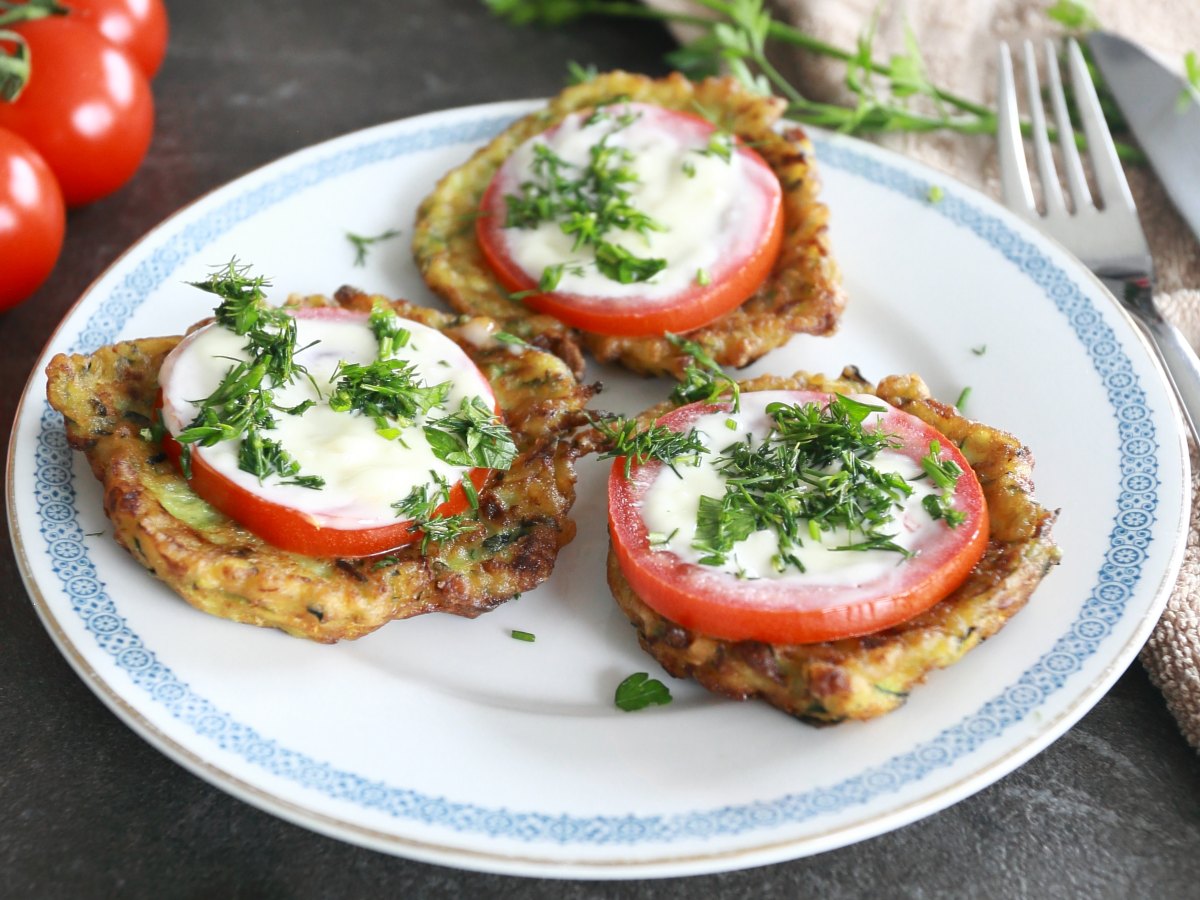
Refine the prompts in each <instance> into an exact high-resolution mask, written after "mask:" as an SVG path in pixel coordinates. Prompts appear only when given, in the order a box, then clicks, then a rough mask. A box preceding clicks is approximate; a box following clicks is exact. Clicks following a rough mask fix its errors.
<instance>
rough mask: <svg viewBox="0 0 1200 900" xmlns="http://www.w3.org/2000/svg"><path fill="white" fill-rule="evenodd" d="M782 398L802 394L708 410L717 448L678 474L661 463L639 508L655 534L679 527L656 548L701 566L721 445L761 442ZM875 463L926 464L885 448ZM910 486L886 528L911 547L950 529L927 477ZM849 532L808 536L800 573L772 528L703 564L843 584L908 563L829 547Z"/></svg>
mask: <svg viewBox="0 0 1200 900" xmlns="http://www.w3.org/2000/svg"><path fill="white" fill-rule="evenodd" d="M852 396H853V398H854V399H856V400H861V401H863V402H865V403H871V404H872V405H885V404H884V403H883V401H881V400H879V399H878V398H877V397H873V396H867V395H852ZM776 401H781V402H785V403H794V402H795V399H794V397H793V396H792V395H790V394H788V393H787V392H780V391H758V392H754V393H749V394H743V395H742V401H741V407H742V408H741V411H740V412H738V413H724V412H722V413H714V414H709V415H704V416H700V417H699V418H697V419H696V420H695V421H694V422H693V423H692V425H693V427H694V428H695V429H696V431H697V432H698V433H700V435H701V436H702V437H703V440H704V443H705V445H706V446H707V447H708V448H709V450H710V451H711V452H709V453H707V454H704V455H702V456H701V462H700V465H698V466H691V465H677V466H676V469H677V470H678V472H679V474H678V475H676V474H675V473H674V472H672V471H671V469H670V468H669V467H667V466H662V467H661V468H660V469H659V471H658V473H657V475H656V476H655V479H654V481H653V482H652V483H651V485H650V487H649V488H648V490H646V492H645V494H644V495H643V497H642V501H641V505H640V512H641V515H642V520H643V522H645V524H646V529H647V530H648V531H649V532H650V533H651V534H657V535H663V536H666V535H672V532H674V534H673V535H672V536H671V538H670V540H669V541H667V542H665V543H655V544H654V548H655V549H656V550H658V551H659V552H670V553H674V554H675V555H676V556H678V557H679V558H680V559H682V560H683V561H685V562H689V563H692V564H695V565H701V563H700V559H701V558H702V557H703V556H704V554H703V553H701V552H700V551H698V550H696V549H695V548H693V547H692V541H693V539H694V538H695V536H696V512H697V510H698V509H699V506H700V498H701V497H702V496H708V497H714V498H717V499H719V498H721V497H723V496H724V495H725V481H724V479H723V478H722V477H721V475H720V474H719V473H718V472H717V470H716V467H715V466H714V465H713V461H714V460H715V459H716V457H718V456H720V455H721V451H722V450H724V449H725V448H726V447H728V446H730V445H731V444H734V443H737V442H739V441H744V440H745V439H746V437H747V435H752V436H753V440H754V445H755V446H759V445H760V443H761V441H762V439H763V438H764V437H766V435H767V434H768V432H769V430H770V428H771V425H772V419H771V417H770V416H768V415H767V412H766V408H767V404H769V403H773V402H776ZM880 415H881V414H879V413H872V414H871V415H870V416H868V417H867V419H866V422H865V424H866V425H868V426H870V425H871V424H872V423H873V422H874V421H877V420H878V419H879V418H880ZM730 420H732V421H733V422H734V423H735V424H736V426H737V427H736V428H732V429H731V428H729V427H728V426H727V424H726V423H727V422H728V421H730ZM871 464H872V465H874V466H875V468H877V469H879V470H880V471H884V472H898V473H899V474H900V475H901V476H903V477H904V478H906V479H913V478H916V477H917V476H919V475H921V474H922V469H921V466H920V465H919V464H918V463H917V462H915V461H914V460H912V459H909V458H908V457H907V456H904V455H902V454H900V453H896V452H894V451H890V450H884V451H881V452H880V453H879V454H878V455H877V456H876V457H875V458H874V459H873V460H872V461H871ZM911 486H912V488H913V493H912V495H911V496H910V497H908V499H907V500H905V501H903V506H902V507H901V508H900V509H898V510H896V511H895V522H894V525H893V526H892V527H890V528H884V529H882V530H883V531H884V532H885V533H893V532H894V533H895V538H894V540H895V542H896V543H897V544H899V545H900V546H902V547H904V548H905V549H907V550H912V549H913V548H915V547H917V546H918V545H920V544H921V543H923V542H924V541H925V540H926V539H928V537H929V535H930V533H931V532H932V531H933V530H934V529H938V528H945V527H946V525H945V523H943V522H939V521H936V520H934V519H933V518H932V517H931V516H930V515H929V513H928V512H926V511H925V509H924V507H923V506H922V505H921V502H922V499H923V498H924V497H925V496H927V495H929V494H934V493H937V488H936V486H935V485H933V484H932V483H931V481H930V480H929V479H928V478H924V479H921V480H920V481H915V482H912V483H911ZM676 529H678V530H676ZM849 537H850V535H849V534H848V533H847V532H846V531H844V530H835V531H832V532H822V540H821V541H819V542H817V541H812V540H810V539H809V538H808V537H807V536H806V537H805V539H804V545H803V546H802V547H799V548H796V549H794V551H793V552H794V554H795V556H796V557H797V558H798V559H799V560H800V561H801V562H802V563H803V564H804V567H805V569H806V570H807V571H806V572H804V573H801V572H798V571H797V570H796V569H795V568H794V567H792V566H789V567H787V568H786V569H785V571H783V572H779V571H777V570H776V568H775V566H774V565H773V564H772V562H771V558H772V556H774V555H775V554H776V553H778V552H779V546H778V543H777V541H776V536H775V533H774V532H773V531H758V532H755V533H754V534H752V535H750V536H749V537H748V538H747V539H746V540H744V541H740V542H738V543H737V544H735V545H734V547H733V550H732V552H731V553H730V554H729V555H728V556H727V558H726V560H725V564H724V565H723V566H708V565H704V566H703V568H705V569H710V570H714V571H724V572H729V573H731V574H735V575H736V574H738V573H741V575H742V577H744V578H749V579H771V580H778V581H781V582H793V583H798V584H799V583H803V584H806V585H816V584H821V585H838V586H842V585H858V584H863V583H865V582H868V581H873V580H875V579H877V578H881V577H884V576H886V575H888V574H890V573H893V572H895V570H896V567H897V566H898V565H902V564H903V562H902V561H903V557H902V556H901V555H900V554H899V553H897V552H895V551H889V550H863V551H854V552H845V551H834V550H832V549H830V548H832V547H836V546H839V545H843V544H845V543H847V542H848V538H849ZM858 539H861V535H858Z"/></svg>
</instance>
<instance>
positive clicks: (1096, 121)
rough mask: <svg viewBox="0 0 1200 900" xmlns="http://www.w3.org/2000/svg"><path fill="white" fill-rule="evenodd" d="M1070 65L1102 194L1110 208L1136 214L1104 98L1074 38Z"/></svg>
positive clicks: (1094, 169) (1076, 103) (1077, 105)
mask: <svg viewBox="0 0 1200 900" xmlns="http://www.w3.org/2000/svg"><path fill="white" fill-rule="evenodd" d="M1067 67H1068V68H1069V69H1070V70H1071V86H1072V87H1073V88H1074V89H1075V106H1076V108H1077V109H1078V110H1079V118H1080V121H1081V122H1082V123H1083V133H1084V134H1085V135H1087V142H1088V155H1089V156H1090V157H1091V160H1092V171H1093V172H1094V173H1095V175H1096V184H1097V186H1098V187H1099V188H1100V197H1101V199H1102V200H1103V201H1104V205H1105V207H1106V208H1110V207H1111V208H1116V207H1118V206H1123V207H1124V208H1125V209H1126V210H1128V211H1129V212H1131V213H1134V214H1135V215H1136V212H1137V208H1136V207H1135V206H1134V205H1133V195H1132V194H1130V193H1129V182H1127V181H1126V180H1125V173H1124V171H1122V169H1121V160H1120V158H1118V156H1117V148H1116V147H1114V146H1113V140H1112V137H1111V135H1109V133H1108V126H1107V125H1106V124H1105V122H1104V112H1103V111H1102V110H1101V109H1100V98H1098V97H1097V96H1096V88H1095V86H1094V85H1093V84H1092V78H1091V76H1090V75H1089V74H1088V70H1087V64H1086V63H1084V61H1083V54H1082V53H1081V52H1080V51H1079V44H1078V43H1077V42H1076V41H1074V40H1070V41H1068V42H1067Z"/></svg>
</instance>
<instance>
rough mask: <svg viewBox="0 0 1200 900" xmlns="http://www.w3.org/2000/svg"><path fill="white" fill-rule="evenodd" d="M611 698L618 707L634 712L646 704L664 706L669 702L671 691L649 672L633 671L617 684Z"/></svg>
mask: <svg viewBox="0 0 1200 900" xmlns="http://www.w3.org/2000/svg"><path fill="white" fill-rule="evenodd" d="M613 700H614V702H615V703H616V704H617V708H618V709H623V710H624V711H625V712H636V711H637V710H639V709H645V708H646V707H647V706H665V705H666V704H668V703H670V702H671V691H670V689H669V688H668V687H667V686H666V685H665V684H663V683H662V682H661V681H659V680H658V679H657V678H651V677H650V673H649V672H635V673H634V674H633V675H630V676H629V677H628V678H626V679H625V680H624V681H622V682H621V683H620V684H618V685H617V692H616V695H615V696H614V698H613Z"/></svg>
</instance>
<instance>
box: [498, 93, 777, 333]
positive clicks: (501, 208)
mask: <svg viewBox="0 0 1200 900" xmlns="http://www.w3.org/2000/svg"><path fill="white" fill-rule="evenodd" d="M654 110H655V115H654V121H653V124H654V125H655V126H656V127H660V128H662V129H664V131H667V132H669V133H670V134H672V135H675V136H677V137H679V138H680V139H688V142H689V143H691V144H692V145H694V146H698V147H705V146H706V145H707V142H708V140H709V137H710V135H712V134H713V132H715V131H716V127H715V126H714V125H713V124H712V123H711V122H708V121H707V120H705V119H702V118H700V117H699V116H695V115H692V114H690V113H684V112H678V111H676V110H668V109H662V108H659V107H655V108H654ZM555 131H557V126H556V127H555V128H552V129H550V130H549V131H547V132H546V134H547V135H553V134H554V132H555ZM734 152H735V153H737V154H738V156H739V157H741V160H742V163H743V164H744V166H745V169H744V171H745V173H746V178H745V185H744V192H745V194H746V195H757V196H758V197H759V198H761V199H762V201H763V202H762V207H763V210H764V212H763V215H762V218H761V220H760V221H759V222H757V223H756V225H755V226H754V229H753V232H754V234H753V240H749V241H742V242H741V248H740V250H737V249H727V251H726V252H722V253H720V254H719V256H718V260H719V261H718V262H717V263H716V264H715V265H713V266H712V267H711V269H710V270H709V271H708V272H707V275H708V284H705V285H700V284H697V283H694V280H693V281H689V286H688V287H687V288H686V289H685V290H682V291H679V292H678V293H675V294H672V295H669V296H666V297H653V298H651V297H636V298H633V297H621V298H617V297H606V296H585V295H582V294H571V293H557V292H556V293H545V294H543V293H537V287H538V281H539V279H540V277H541V273H540V272H537V273H531V272H527V271H526V270H525V269H523V268H522V267H521V266H520V265H519V264H518V263H517V262H516V261H515V260H514V259H513V258H512V256H511V255H510V253H509V249H508V240H507V232H508V231H511V230H512V229H506V228H505V227H504V223H505V220H506V216H507V205H506V203H505V200H504V194H505V188H504V187H503V185H504V184H506V183H510V179H509V175H510V174H511V173H508V171H507V170H506V168H505V167H503V166H502V167H501V169H500V170H499V171H498V172H497V173H496V176H495V177H494V178H493V179H492V183H491V184H490V185H489V186H488V189H487V191H486V192H485V193H484V195H483V201H482V202H481V204H480V214H479V216H478V217H476V220H475V234H476V238H477V240H478V242H479V247H480V250H482V252H483V256H484V258H485V259H486V260H487V263H488V265H489V266H490V267H491V269H492V271H493V272H495V274H496V278H497V279H498V280H499V281H500V283H501V284H502V285H503V286H504V288H505V289H506V290H508V291H511V292H514V293H518V292H528V291H533V292H534V293H531V294H528V295H527V296H525V298H524V301H523V302H524V303H526V304H527V305H528V306H529V307H530V308H531V309H534V310H536V311H538V312H541V313H547V314H549V315H552V316H554V317H555V318H557V319H559V320H561V321H562V322H565V323H566V324H568V325H570V326H572V327H574V328H580V329H582V330H584V331H591V332H595V333H597V334H612V335H625V336H636V335H651V334H655V335H661V334H662V333H663V332H667V331H670V332H676V333H683V332H687V331H692V330H694V329H696V328H699V327H701V326H702V325H707V324H708V323H709V322H712V321H713V320H714V319H717V318H720V317H721V316H723V315H725V314H726V313H727V312H729V311H731V310H733V309H736V308H737V307H738V306H740V305H741V304H742V303H744V302H745V301H746V300H747V299H748V298H749V297H750V296H751V295H752V294H753V293H754V292H755V291H757V290H758V288H759V286H760V285H761V284H762V283H763V281H764V280H765V279H766V277H767V276H768V275H769V274H770V272H771V269H772V267H773V266H774V265H775V259H776V257H778V255H779V248H780V245H781V244H782V242H783V211H782V200H781V198H782V190H781V188H780V185H779V179H778V178H776V177H775V173H774V172H773V171H772V170H771V167H770V166H769V165H767V163H766V162H765V161H764V160H763V158H762V157H761V156H759V155H758V154H757V153H755V152H754V150H752V149H750V148H749V147H747V146H745V145H743V144H741V143H738V144H737V146H736V148H735V150H734ZM513 180H515V181H517V182H519V181H521V180H525V179H524V177H522V176H519V175H518V176H517V177H516V178H515V179H513ZM668 263H669V260H668Z"/></svg>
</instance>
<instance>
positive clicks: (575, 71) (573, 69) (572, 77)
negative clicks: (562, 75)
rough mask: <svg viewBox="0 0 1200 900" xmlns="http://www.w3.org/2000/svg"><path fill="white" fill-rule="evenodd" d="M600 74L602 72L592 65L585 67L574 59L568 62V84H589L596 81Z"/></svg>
mask: <svg viewBox="0 0 1200 900" xmlns="http://www.w3.org/2000/svg"><path fill="white" fill-rule="evenodd" d="M599 74H600V70H599V69H597V68H596V67H595V66H594V65H592V64H591V63H588V64H587V65H586V66H583V65H580V64H579V63H577V62H575V60H573V59H572V60H568V61H567V84H587V83H588V82H589V81H595V80H596V76H597V75H599Z"/></svg>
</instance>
